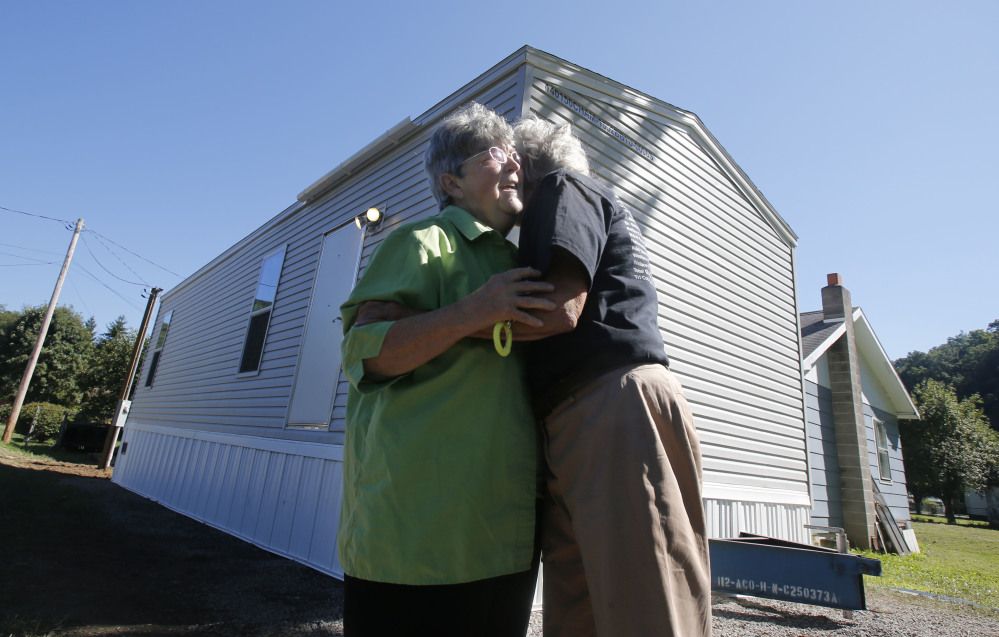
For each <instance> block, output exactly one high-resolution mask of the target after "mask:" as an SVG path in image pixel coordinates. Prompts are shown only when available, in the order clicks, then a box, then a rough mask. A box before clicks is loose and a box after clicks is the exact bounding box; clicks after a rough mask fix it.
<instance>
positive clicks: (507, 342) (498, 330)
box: [493, 321, 513, 356]
mask: <svg viewBox="0 0 999 637" xmlns="http://www.w3.org/2000/svg"><path fill="white" fill-rule="evenodd" d="M503 330H506V336H505V337H504V342H502V343H501V342H500V337H501V336H502V334H503ZM493 347H495V348H496V353H497V354H499V355H500V356H509V355H510V350H511V349H513V321H506V322H505V323H504V322H502V321H500V322H499V323H497V324H496V325H494V326H493Z"/></svg>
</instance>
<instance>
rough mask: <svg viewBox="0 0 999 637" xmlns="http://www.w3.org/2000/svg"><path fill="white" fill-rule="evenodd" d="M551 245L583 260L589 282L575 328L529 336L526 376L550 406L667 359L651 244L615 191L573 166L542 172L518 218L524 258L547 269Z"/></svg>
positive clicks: (525, 262) (522, 257)
mask: <svg viewBox="0 0 999 637" xmlns="http://www.w3.org/2000/svg"><path fill="white" fill-rule="evenodd" d="M554 246H558V247H561V248H563V249H565V250H567V251H568V252H570V253H571V254H572V255H573V256H575V257H576V258H577V259H579V262H580V263H582V265H583V267H584V268H585V269H586V272H587V273H588V274H589V278H590V281H589V283H590V286H589V290H588V292H587V297H586V305H585V306H584V307H583V312H582V314H581V315H580V318H579V322H578V323H577V325H576V329H574V330H573V331H571V332H567V333H565V334H558V335H556V336H552V337H549V338H546V339H543V340H539V341H535V342H533V343H531V348H530V354H529V364H528V369H527V372H528V378H529V379H530V382H531V391H532V392H534V393H535V395H536V396H540V397H542V399H543V400H542V402H547V403H549V404H547V405H545V406H546V407H548V408H550V407H554V404H550V403H552V402H556V403H557V401H559V400H561V399H562V398H565V397H566V396H567V394H568V392H570V391H572V390H573V389H577V388H579V387H580V386H581V385H582V384H584V383H586V382H588V381H590V380H592V379H594V378H596V377H597V376H599V375H601V374H603V373H604V372H608V371H611V370H613V369H615V368H617V367H620V366H622V365H626V364H628V363H643V362H657V363H662V364H664V365H668V364H669V358H668V357H667V356H666V352H665V350H664V348H663V341H662V336H661V334H660V332H659V324H658V313H659V312H658V311H659V303H658V300H657V297H656V289H655V286H654V285H653V283H652V272H651V269H650V267H649V255H648V251H647V250H646V249H645V242H644V241H643V240H642V234H641V232H640V230H639V228H638V224H637V223H636V222H635V219H634V218H633V217H632V216H631V213H630V212H628V210H627V209H626V208H625V207H624V206H623V205H622V204H621V203H620V202H619V201H618V199H617V197H616V195H615V194H614V193H613V191H611V190H610V189H609V188H607V187H606V186H604V185H603V184H601V183H600V182H599V181H597V180H595V179H592V178H590V177H586V176H584V175H582V174H579V173H576V172H573V171H570V170H556V171H555V172H552V173H550V174H548V175H547V176H545V178H544V179H543V180H542V181H541V183H540V184H538V186H537V188H536V189H535V192H534V194H533V195H532V197H531V200H530V201H529V202H528V205H527V209H526V212H525V214H524V219H523V221H522V223H521V230H520V262H521V265H529V266H533V267H535V268H537V269H538V270H541V271H542V272H547V271H548V268H549V267H550V265H551V261H552V248H553V247H554ZM542 410H544V409H542Z"/></svg>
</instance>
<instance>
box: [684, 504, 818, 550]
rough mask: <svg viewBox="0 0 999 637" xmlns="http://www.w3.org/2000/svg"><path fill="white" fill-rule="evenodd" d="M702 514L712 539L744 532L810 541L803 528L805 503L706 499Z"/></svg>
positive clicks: (807, 517) (806, 512)
mask: <svg viewBox="0 0 999 637" xmlns="http://www.w3.org/2000/svg"><path fill="white" fill-rule="evenodd" d="M704 513H705V516H706V518H707V524H708V537H711V538H719V539H727V538H736V537H739V533H741V532H743V531H745V532H747V533H753V534H756V535H765V536H767V537H774V538H778V539H781V540H789V541H791V542H799V543H802V544H811V543H812V542H811V534H810V533H809V532H808V529H806V528H805V525H806V524H809V523H810V522H809V520H810V508H809V507H808V506H807V505H803V504H781V503H773V502H746V501H736V500H715V499H711V498H705V499H704Z"/></svg>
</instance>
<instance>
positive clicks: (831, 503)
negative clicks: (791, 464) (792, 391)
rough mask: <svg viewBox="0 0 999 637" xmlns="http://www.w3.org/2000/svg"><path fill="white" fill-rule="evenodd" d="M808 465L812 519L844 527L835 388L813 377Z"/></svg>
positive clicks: (809, 389) (808, 413) (808, 416)
mask: <svg viewBox="0 0 999 637" xmlns="http://www.w3.org/2000/svg"><path fill="white" fill-rule="evenodd" d="M805 386H806V389H805V392H806V394H807V400H806V405H807V406H806V409H805V414H806V416H805V420H806V422H807V427H808V451H809V456H808V457H809V469H810V472H811V480H812V512H811V522H810V524H814V525H817V526H835V527H839V528H843V507H842V506H841V504H840V497H841V496H840V481H839V479H840V476H839V456H838V454H837V451H836V432H835V429H834V428H833V420H832V392H831V391H830V390H829V388H828V387H825V386H823V385H819V384H817V383H816V382H814V381H807V382H806V383H805Z"/></svg>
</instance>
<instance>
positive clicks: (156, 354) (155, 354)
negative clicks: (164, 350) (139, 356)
mask: <svg viewBox="0 0 999 637" xmlns="http://www.w3.org/2000/svg"><path fill="white" fill-rule="evenodd" d="M159 362H160V352H159V350H156V351H155V352H153V360H152V361H151V362H150V363H149V375H148V376H146V387H152V386H153V376H155V375H156V366H157V365H158V364H159Z"/></svg>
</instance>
